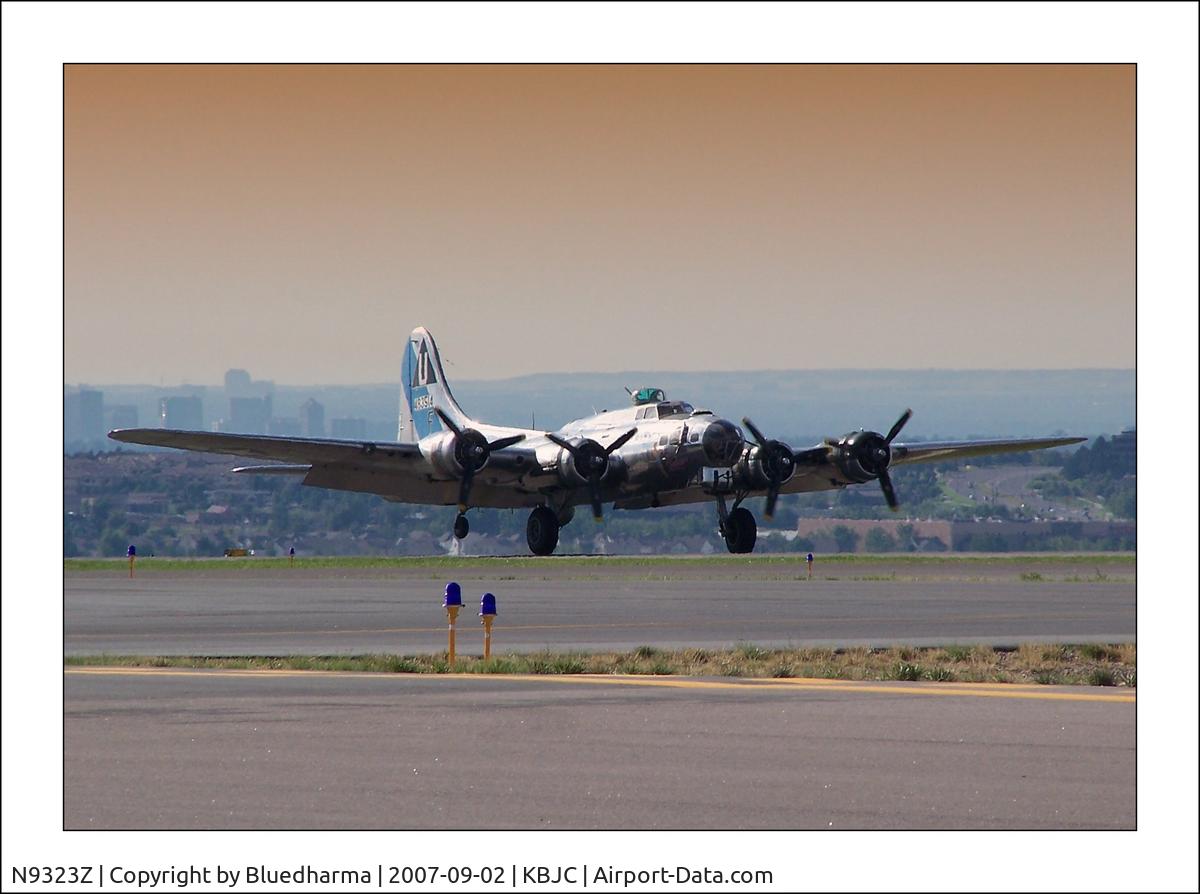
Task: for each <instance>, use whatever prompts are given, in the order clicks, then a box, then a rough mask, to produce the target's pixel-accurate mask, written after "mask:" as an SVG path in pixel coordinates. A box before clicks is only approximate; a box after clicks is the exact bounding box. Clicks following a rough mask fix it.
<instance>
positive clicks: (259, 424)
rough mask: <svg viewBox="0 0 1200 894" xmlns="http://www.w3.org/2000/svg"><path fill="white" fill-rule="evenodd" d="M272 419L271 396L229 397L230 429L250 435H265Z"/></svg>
mask: <svg viewBox="0 0 1200 894" xmlns="http://www.w3.org/2000/svg"><path fill="white" fill-rule="evenodd" d="M270 421H271V398H270V397H269V396H268V397H231V398H229V429H228V430H229V431H236V432H241V433H243V434H248V435H265V434H266V433H267V423H269V422H270Z"/></svg>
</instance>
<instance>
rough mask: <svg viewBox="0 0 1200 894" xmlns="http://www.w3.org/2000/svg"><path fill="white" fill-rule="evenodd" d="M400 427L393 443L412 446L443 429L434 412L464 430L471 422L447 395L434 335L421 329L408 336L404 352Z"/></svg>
mask: <svg viewBox="0 0 1200 894" xmlns="http://www.w3.org/2000/svg"><path fill="white" fill-rule="evenodd" d="M400 388H401V391H400V427H399V433H398V434H397V436H396V440H397V441H399V442H401V443H404V444H412V443H415V442H417V441H419V440H421V439H422V438H424V437H427V436H429V435H431V434H433V433H434V432H439V431H442V430H443V429H444V428H445V426H444V425H442V420H441V419H439V418H438V415H437V413H436V412H435V409H440V410H441V411H442V412H443V413H445V414H446V415H447V416H449V417H450V418H451V419H453V420H454V423H455V425H458V426H461V427H466V426H467V425H468V424H469V423H470V419H469V417H468V416H467V414H466V413H464V412H463V411H462V407H460V406H459V405H458V402H457V401H455V399H454V395H453V394H451V393H450V386H449V385H448V384H446V373H445V371H444V370H443V369H442V359H441V357H440V356H439V355H438V349H437V345H436V344H435V343H434V341H433V336H432V335H430V334H429V331H428V330H427V329H425V327H424V326H418V327H417V328H416V329H414V330H413V331H412V335H410V336H409V337H408V345H407V346H406V347H405V350H404V366H403V369H402V370H401V373H400Z"/></svg>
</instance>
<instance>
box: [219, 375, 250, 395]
mask: <svg viewBox="0 0 1200 894" xmlns="http://www.w3.org/2000/svg"><path fill="white" fill-rule="evenodd" d="M225 396H226V397H249V396H250V373H248V372H246V370H244V369H230V370H226V372H225Z"/></svg>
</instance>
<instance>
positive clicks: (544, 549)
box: [525, 506, 558, 556]
mask: <svg viewBox="0 0 1200 894" xmlns="http://www.w3.org/2000/svg"><path fill="white" fill-rule="evenodd" d="M525 540H526V542H527V543H528V544H529V549H530V551H531V552H532V553H533V554H534V555H535V556H548V555H550V554H551V553H552V552H554V548H555V547H556V546H558V518H557V517H556V516H555V514H554V513H553V512H552V511H551V510H549V509H547V508H546V507H545V506H538V507H537V508H536V509H534V510H533V512H531V513H529V521H528V522H526V524H525Z"/></svg>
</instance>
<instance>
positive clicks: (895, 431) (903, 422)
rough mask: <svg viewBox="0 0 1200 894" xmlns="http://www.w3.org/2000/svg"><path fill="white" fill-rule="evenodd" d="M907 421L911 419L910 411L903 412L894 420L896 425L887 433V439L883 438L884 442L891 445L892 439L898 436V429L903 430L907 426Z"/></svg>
mask: <svg viewBox="0 0 1200 894" xmlns="http://www.w3.org/2000/svg"><path fill="white" fill-rule="evenodd" d="M909 419H912V410H911V409H908V410H905V411H904V414H903V415H902V416H901V417H900V418H899V419H897V420H896V424H895V425H893V426H892V430H891V431H889V432H888V433H887V437H886V438H884V440H885V441H887V442H888V443H889V444H891V443H892V439H893V438H895V437H896V435H898V434H900V429H902V428H904V426H905V425H907V424H908V420H909Z"/></svg>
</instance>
